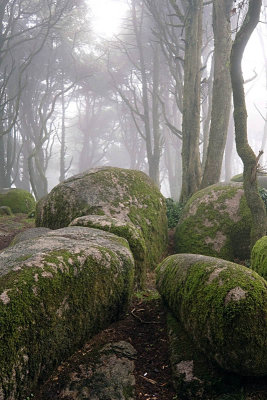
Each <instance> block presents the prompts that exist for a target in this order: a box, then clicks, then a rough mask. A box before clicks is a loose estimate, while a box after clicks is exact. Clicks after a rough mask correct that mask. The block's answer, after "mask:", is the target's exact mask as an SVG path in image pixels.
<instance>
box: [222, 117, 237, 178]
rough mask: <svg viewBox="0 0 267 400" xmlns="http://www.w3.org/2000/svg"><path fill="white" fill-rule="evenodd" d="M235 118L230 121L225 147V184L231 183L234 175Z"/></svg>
mask: <svg viewBox="0 0 267 400" xmlns="http://www.w3.org/2000/svg"><path fill="white" fill-rule="evenodd" d="M234 138H235V135H234V118H233V116H232V115H231V116H230V121H229V128H228V135H227V139H226V146H225V155H224V164H225V178H224V180H225V182H230V180H231V178H232V176H233V173H232V163H233V160H232V154H233V146H234Z"/></svg>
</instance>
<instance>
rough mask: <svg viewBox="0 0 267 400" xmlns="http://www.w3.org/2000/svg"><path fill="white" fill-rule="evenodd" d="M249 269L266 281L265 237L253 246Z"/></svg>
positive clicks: (266, 247)
mask: <svg viewBox="0 0 267 400" xmlns="http://www.w3.org/2000/svg"><path fill="white" fill-rule="evenodd" d="M251 268H252V269H253V270H254V271H256V272H257V273H258V274H259V275H261V276H262V277H263V278H264V279H266V280H267V236H263V237H262V238H261V239H259V240H258V241H257V242H256V243H255V245H254V246H253V248H252V251H251Z"/></svg>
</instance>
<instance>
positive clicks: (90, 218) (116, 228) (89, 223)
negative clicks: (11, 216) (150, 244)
mask: <svg viewBox="0 0 267 400" xmlns="http://www.w3.org/2000/svg"><path fill="white" fill-rule="evenodd" d="M70 226H85V227H88V228H97V229H101V230H103V231H107V232H112V233H114V234H115V235H117V236H120V237H124V238H125V239H127V240H128V243H129V246H130V249H131V251H132V253H133V256H134V260H135V281H136V283H137V284H138V285H139V284H140V285H141V286H142V284H143V283H144V280H145V270H144V268H143V264H144V262H145V260H146V252H147V250H146V244H145V240H144V237H143V234H142V231H141V229H140V228H138V227H136V226H135V225H134V224H133V223H132V222H129V221H123V220H119V219H116V218H112V217H108V216H106V215H85V216H84V217H79V218H75V220H74V221H72V222H71V223H70ZM36 229H37V228H36ZM38 229H41V228H38Z"/></svg>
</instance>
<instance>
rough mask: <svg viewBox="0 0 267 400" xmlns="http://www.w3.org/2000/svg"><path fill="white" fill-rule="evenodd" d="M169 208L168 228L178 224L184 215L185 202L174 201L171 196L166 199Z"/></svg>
mask: <svg viewBox="0 0 267 400" xmlns="http://www.w3.org/2000/svg"><path fill="white" fill-rule="evenodd" d="M165 201H166V209H167V219H168V228H169V229H172V228H175V226H176V225H177V224H178V222H179V219H180V217H181V215H182V212H183V209H184V204H181V203H179V202H176V201H174V200H173V199H171V198H167V199H165Z"/></svg>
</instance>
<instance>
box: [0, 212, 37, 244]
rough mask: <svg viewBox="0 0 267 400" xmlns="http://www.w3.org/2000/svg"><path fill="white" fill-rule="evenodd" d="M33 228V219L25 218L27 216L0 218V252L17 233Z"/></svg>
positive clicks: (18, 215)
mask: <svg viewBox="0 0 267 400" xmlns="http://www.w3.org/2000/svg"><path fill="white" fill-rule="evenodd" d="M34 226H35V221H34V219H33V218H27V214H15V215H12V216H10V215H3V216H0V250H2V249H4V248H5V247H7V246H8V245H9V244H10V243H11V241H12V239H13V238H14V236H15V235H16V234H17V233H19V232H22V231H24V230H26V229H29V228H33V227H34Z"/></svg>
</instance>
